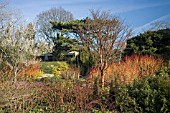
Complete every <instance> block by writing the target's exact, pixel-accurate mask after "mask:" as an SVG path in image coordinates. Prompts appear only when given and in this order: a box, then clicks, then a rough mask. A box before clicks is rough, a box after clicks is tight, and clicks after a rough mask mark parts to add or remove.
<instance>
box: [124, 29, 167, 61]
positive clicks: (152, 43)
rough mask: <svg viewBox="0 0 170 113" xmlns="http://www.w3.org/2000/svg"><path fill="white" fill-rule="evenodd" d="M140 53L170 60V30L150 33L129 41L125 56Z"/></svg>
mask: <svg viewBox="0 0 170 113" xmlns="http://www.w3.org/2000/svg"><path fill="white" fill-rule="evenodd" d="M134 53H138V54H140V55H144V54H149V55H157V56H162V57H163V58H165V59H170V57H169V55H170V29H164V30H158V31H148V32H145V33H143V34H140V35H138V36H135V37H133V38H131V39H129V40H128V41H127V47H126V49H125V53H124V54H125V55H132V54H134Z"/></svg>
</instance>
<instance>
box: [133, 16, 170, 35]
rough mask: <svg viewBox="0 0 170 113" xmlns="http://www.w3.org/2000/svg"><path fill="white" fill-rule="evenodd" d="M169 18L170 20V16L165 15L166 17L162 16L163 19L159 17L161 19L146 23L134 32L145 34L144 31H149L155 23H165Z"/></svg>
mask: <svg viewBox="0 0 170 113" xmlns="http://www.w3.org/2000/svg"><path fill="white" fill-rule="evenodd" d="M167 18H170V14H167V15H164V16H162V17H159V18H157V19H155V20H152V21H151V22H149V23H146V24H144V25H142V26H140V27H137V28H136V29H135V30H134V32H135V33H138V32H143V31H145V30H147V29H149V28H150V27H151V25H152V24H153V23H155V22H158V21H164V20H166V19H167Z"/></svg>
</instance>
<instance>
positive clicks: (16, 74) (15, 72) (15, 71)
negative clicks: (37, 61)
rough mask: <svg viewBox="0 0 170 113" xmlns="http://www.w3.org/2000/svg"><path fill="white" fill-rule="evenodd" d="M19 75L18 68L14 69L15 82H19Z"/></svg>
mask: <svg viewBox="0 0 170 113" xmlns="http://www.w3.org/2000/svg"><path fill="white" fill-rule="evenodd" d="M17 76H18V73H17V70H16V69H14V83H16V82H17Z"/></svg>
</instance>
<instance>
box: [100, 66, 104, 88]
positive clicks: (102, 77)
mask: <svg viewBox="0 0 170 113" xmlns="http://www.w3.org/2000/svg"><path fill="white" fill-rule="evenodd" d="M100 73H101V87H102V88H104V70H103V69H101V70H100Z"/></svg>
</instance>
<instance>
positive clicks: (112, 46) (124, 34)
mask: <svg viewBox="0 0 170 113" xmlns="http://www.w3.org/2000/svg"><path fill="white" fill-rule="evenodd" d="M91 15H92V17H91V18H88V17H87V18H86V19H82V20H75V21H70V22H67V23H61V22H56V21H55V22H51V23H52V25H53V28H55V29H59V30H62V31H68V32H71V33H73V34H75V36H76V37H77V38H78V40H79V41H80V42H81V43H82V44H83V46H85V47H86V48H87V50H89V52H90V53H91V55H92V56H93V57H94V59H95V60H96V63H97V66H98V67H99V68H100V72H101V82H102V86H104V71H105V70H106V68H107V67H108V65H109V64H111V63H112V62H113V60H114V59H115V58H116V57H117V55H119V54H120V51H121V50H122V48H123V47H124V43H123V42H125V41H126V39H127V38H128V37H129V36H130V34H131V31H130V30H129V29H128V27H127V26H125V25H124V24H123V22H122V21H121V20H120V19H119V18H117V17H113V16H112V15H111V14H110V13H109V12H108V11H99V10H91Z"/></svg>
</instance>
